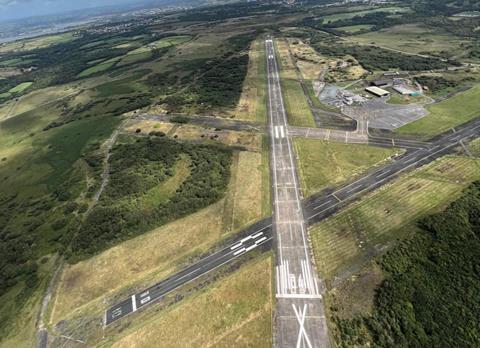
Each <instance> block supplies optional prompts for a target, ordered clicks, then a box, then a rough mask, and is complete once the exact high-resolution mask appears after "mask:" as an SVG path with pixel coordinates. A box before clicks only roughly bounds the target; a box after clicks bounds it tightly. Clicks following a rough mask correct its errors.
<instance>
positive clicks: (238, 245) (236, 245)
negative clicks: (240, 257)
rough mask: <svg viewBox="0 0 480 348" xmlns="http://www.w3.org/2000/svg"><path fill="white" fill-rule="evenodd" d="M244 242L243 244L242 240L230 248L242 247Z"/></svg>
mask: <svg viewBox="0 0 480 348" xmlns="http://www.w3.org/2000/svg"><path fill="white" fill-rule="evenodd" d="M242 244H243V243H242V242H240V243H238V244H235V245H234V246H232V247H231V248H230V250H233V249H237V248H238V247H240V246H241V245H242Z"/></svg>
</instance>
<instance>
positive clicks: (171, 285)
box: [104, 118, 480, 325]
mask: <svg viewBox="0 0 480 348" xmlns="http://www.w3.org/2000/svg"><path fill="white" fill-rule="evenodd" d="M274 132H275V131H274ZM279 134H280V133H279ZM479 136H480V118H479V119H476V120H474V121H471V122H468V123H466V124H464V125H462V126H460V127H457V128H456V129H455V130H449V131H448V132H446V133H444V134H442V135H440V136H438V137H437V138H436V139H434V140H433V141H432V142H431V143H422V146H421V147H415V148H413V149H410V150H408V151H407V153H406V154H405V155H403V156H402V157H400V158H397V159H396V160H395V161H394V162H392V163H390V164H387V165H385V166H383V167H381V168H378V169H376V170H374V171H372V172H370V173H368V174H366V175H364V176H363V177H362V178H360V179H358V180H357V181H355V182H353V183H350V184H347V185H344V186H342V187H340V188H338V189H337V190H335V191H334V192H330V193H325V192H319V193H317V194H315V195H313V196H311V197H309V198H308V199H306V200H303V201H302V208H303V215H304V217H305V220H306V225H307V226H311V225H314V224H316V223H318V222H320V221H322V220H323V219H325V218H327V217H329V216H331V215H333V214H335V213H336V212H337V211H339V210H340V209H341V208H342V207H344V206H346V205H348V204H349V203H351V202H352V200H354V199H358V198H360V197H361V196H362V195H364V194H366V193H368V192H371V191H373V190H375V189H377V188H379V187H381V186H383V185H385V184H387V183H388V182H391V181H392V180H394V179H395V178H396V177H398V176H399V175H401V174H402V173H405V172H406V171H409V170H413V169H415V168H419V167H421V166H424V165H426V164H428V163H431V162H432V161H434V160H435V159H437V158H439V157H441V156H444V155H445V154H448V153H449V152H451V150H452V149H453V148H455V147H457V146H460V141H461V140H465V142H466V143H467V142H468V141H471V140H473V139H475V138H478V137H479ZM259 232H262V233H263V235H261V237H260V236H257V237H255V238H253V237H254V236H255V235H256V234H258V233H259ZM248 236H250V237H251V238H249V239H247V240H244V239H245V238H246V237H248ZM263 237H266V238H267V239H266V240H263V241H261V242H259V240H260V239H261V238H263ZM242 240H244V241H243V242H242ZM239 243H242V244H241V245H240V246H238V247H236V248H233V247H234V246H237V245H239ZM254 244H258V249H261V250H262V251H266V250H270V248H271V246H272V219H271V218H267V219H263V220H261V221H259V222H257V223H255V224H254V225H252V226H250V227H249V228H247V229H245V230H244V231H242V232H240V233H239V234H238V235H236V238H235V239H234V240H232V241H231V242H230V243H227V245H226V246H225V247H224V248H221V250H220V251H217V252H214V253H212V254H210V255H208V256H206V257H204V258H202V259H201V260H199V261H198V262H196V263H194V264H192V265H190V266H189V267H187V268H185V269H183V270H181V271H180V272H178V273H176V274H174V275H172V276H171V277H169V278H167V279H165V280H162V281H161V282H159V283H158V284H156V285H154V286H152V287H150V288H148V289H145V290H142V291H139V292H137V293H136V294H135V296H134V300H135V310H134V305H133V303H134V302H133V301H132V296H129V297H128V298H126V299H124V300H123V301H121V302H119V303H117V304H115V305H113V306H111V307H110V308H109V309H107V311H106V312H105V318H104V324H105V325H109V324H111V323H113V322H114V321H116V320H119V319H121V318H123V317H125V316H127V315H129V314H131V313H133V312H135V311H137V310H139V309H141V308H144V307H146V306H148V305H150V304H153V303H156V302H158V301H159V300H161V299H162V297H163V296H164V295H166V294H168V293H169V292H171V291H173V290H175V289H177V288H179V287H181V286H183V285H185V284H187V283H188V282H190V281H192V280H194V279H197V278H199V277H201V276H203V275H205V274H207V273H209V272H211V271H213V270H215V269H217V268H218V267H220V266H221V265H225V264H228V263H229V262H231V261H233V260H235V259H237V258H238V257H240V256H242V255H244V254H246V253H248V252H251V251H254V250H258V249H257V247H253V248H252V246H253V245H254ZM232 248H233V249H232ZM147 291H148V294H146V292H147ZM142 294H145V295H144V296H141V295H142ZM147 297H150V298H149V299H148V300H144V298H147ZM142 300H143V301H144V303H142ZM292 310H293V308H292ZM299 314H301V313H299ZM295 318H296V317H294V318H292V319H295Z"/></svg>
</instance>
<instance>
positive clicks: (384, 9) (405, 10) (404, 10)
mask: <svg viewBox="0 0 480 348" xmlns="http://www.w3.org/2000/svg"><path fill="white" fill-rule="evenodd" d="M375 12H390V13H392V14H393V13H408V12H410V9H409V8H407V7H395V6H392V7H382V8H377V9H371V10H363V11H356V12H346V13H337V14H332V15H328V16H324V17H321V18H322V19H323V21H324V22H325V23H328V22H335V21H338V20H343V19H350V18H353V17H356V16H360V17H361V16H364V15H366V14H370V13H375Z"/></svg>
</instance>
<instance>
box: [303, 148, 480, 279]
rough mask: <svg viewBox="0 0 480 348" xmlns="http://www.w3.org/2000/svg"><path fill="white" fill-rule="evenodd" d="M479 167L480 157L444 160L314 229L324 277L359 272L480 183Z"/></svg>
mask: <svg viewBox="0 0 480 348" xmlns="http://www.w3.org/2000/svg"><path fill="white" fill-rule="evenodd" d="M479 165H480V161H479V160H478V159H472V158H465V157H445V158H442V159H441V160H439V161H437V162H435V163H433V164H430V165H428V166H427V167H425V168H422V169H420V170H417V171H415V172H413V173H410V174H407V175H406V176H404V177H402V178H400V179H398V180H397V181H395V182H394V183H393V184H391V185H389V186H388V187H385V188H382V189H380V190H377V191H375V192H373V193H372V194H370V195H368V196H367V197H365V198H363V199H362V200H361V201H360V202H358V203H355V204H353V205H352V206H350V207H348V208H347V209H345V210H344V211H342V212H341V213H339V214H337V215H335V216H333V217H331V218H329V219H327V220H325V221H323V222H321V223H319V224H317V225H315V226H314V227H313V228H312V229H311V232H310V235H311V238H312V245H313V251H314V255H315V259H316V264H317V269H318V271H319V273H320V275H321V276H322V277H323V278H325V279H327V280H330V279H332V278H333V277H335V276H337V275H340V274H342V273H343V272H348V271H350V270H352V269H353V270H355V269H358V267H359V266H361V265H362V264H363V262H364V261H366V260H368V259H369V258H370V257H371V256H372V255H376V254H377V253H379V252H382V251H383V250H385V247H388V246H390V245H391V244H392V243H393V242H394V241H395V240H397V239H401V238H403V237H405V236H406V235H405V231H407V232H408V231H413V230H414V227H412V228H410V229H406V228H404V227H405V226H406V225H408V224H410V223H412V222H413V221H415V220H417V219H418V218H420V217H422V216H424V215H426V214H429V213H431V212H432V211H434V210H436V209H439V208H441V207H444V206H446V205H447V204H448V203H449V202H452V201H453V200H455V199H456V198H457V197H458V196H459V195H460V194H461V191H462V189H463V188H465V187H466V186H468V185H469V184H470V183H471V182H472V181H474V180H478V179H480V171H479V170H478V168H479ZM399 231H403V232H402V233H400V232H399Z"/></svg>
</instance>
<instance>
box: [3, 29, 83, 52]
mask: <svg viewBox="0 0 480 348" xmlns="http://www.w3.org/2000/svg"><path fill="white" fill-rule="evenodd" d="M74 39H75V35H74V34H73V32H68V33H63V34H55V35H46V36H39V37H36V38H32V39H24V40H19V41H14V42H11V43H8V44H6V45H4V46H1V47H0V53H5V52H10V51H31V50H35V49H39V48H45V47H48V46H52V45H56V44H60V43H65V42H69V41H72V40H74Z"/></svg>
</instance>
